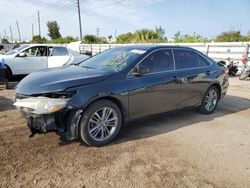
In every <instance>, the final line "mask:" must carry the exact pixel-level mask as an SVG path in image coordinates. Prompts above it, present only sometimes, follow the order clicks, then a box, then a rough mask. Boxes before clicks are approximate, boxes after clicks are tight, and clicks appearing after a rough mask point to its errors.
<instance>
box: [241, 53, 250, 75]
mask: <svg viewBox="0 0 250 188" xmlns="http://www.w3.org/2000/svg"><path fill="white" fill-rule="evenodd" d="M242 63H243V65H244V68H243V70H242V73H241V75H240V77H239V79H240V80H246V79H247V77H250V58H249V57H246V56H243V57H242Z"/></svg>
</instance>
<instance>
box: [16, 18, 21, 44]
mask: <svg viewBox="0 0 250 188" xmlns="http://www.w3.org/2000/svg"><path fill="white" fill-rule="evenodd" d="M16 26H17V31H18V37H19V42H21V34H20V29H19V24H18V21H16Z"/></svg>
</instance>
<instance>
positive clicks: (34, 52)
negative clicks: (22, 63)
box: [23, 46, 46, 57]
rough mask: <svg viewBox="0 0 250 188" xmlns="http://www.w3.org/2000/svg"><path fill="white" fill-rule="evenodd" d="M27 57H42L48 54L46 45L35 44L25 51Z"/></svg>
mask: <svg viewBox="0 0 250 188" xmlns="http://www.w3.org/2000/svg"><path fill="white" fill-rule="evenodd" d="M23 52H24V53H25V54H26V56H27V57H41V56H46V47H45V46H34V47H31V48H28V49H26V50H24V51H23Z"/></svg>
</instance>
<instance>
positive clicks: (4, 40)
mask: <svg viewBox="0 0 250 188" xmlns="http://www.w3.org/2000/svg"><path fill="white" fill-rule="evenodd" d="M1 43H2V44H9V41H8V39H5V38H4V39H2V40H1Z"/></svg>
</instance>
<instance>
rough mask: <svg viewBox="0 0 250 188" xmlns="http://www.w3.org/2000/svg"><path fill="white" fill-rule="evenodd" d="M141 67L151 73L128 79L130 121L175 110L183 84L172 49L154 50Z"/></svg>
mask: <svg viewBox="0 0 250 188" xmlns="http://www.w3.org/2000/svg"><path fill="white" fill-rule="evenodd" d="M139 66H144V67H147V68H149V73H147V74H145V75H141V76H133V77H129V78H128V79H131V80H130V84H129V88H130V91H129V116H130V118H136V117H141V116H146V115H150V114H157V113H162V112H166V111H170V110H175V109H176V103H177V92H178V86H179V83H178V80H176V72H175V70H174V61H173V55H172V50H170V49H160V50H157V51H154V52H153V53H151V54H150V55H149V56H147V58H145V59H144V60H143V62H142V63H140V65H139Z"/></svg>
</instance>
